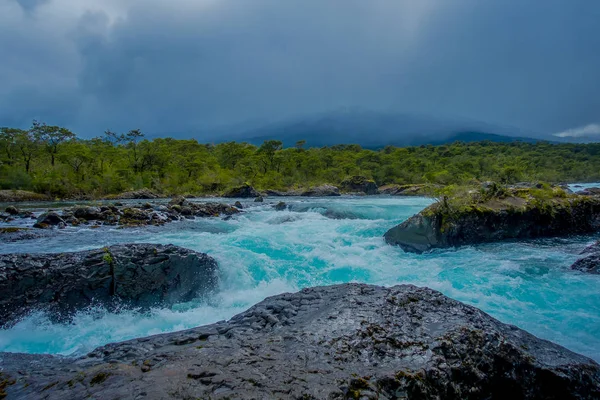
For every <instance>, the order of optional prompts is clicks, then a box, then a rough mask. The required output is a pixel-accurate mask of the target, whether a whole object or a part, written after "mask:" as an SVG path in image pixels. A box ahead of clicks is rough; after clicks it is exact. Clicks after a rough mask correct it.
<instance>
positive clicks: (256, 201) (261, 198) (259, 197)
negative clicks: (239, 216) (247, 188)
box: [254, 196, 265, 203]
mask: <svg viewBox="0 0 600 400" xmlns="http://www.w3.org/2000/svg"><path fill="white" fill-rule="evenodd" d="M264 201H265V199H263V197H262V196H258V197H257V198H255V199H254V202H255V203H262V202H264Z"/></svg>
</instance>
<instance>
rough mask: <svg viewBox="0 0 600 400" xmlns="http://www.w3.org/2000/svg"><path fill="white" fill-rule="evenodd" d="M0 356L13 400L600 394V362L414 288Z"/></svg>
mask: <svg viewBox="0 0 600 400" xmlns="http://www.w3.org/2000/svg"><path fill="white" fill-rule="evenodd" d="M0 359H2V366H3V373H4V374H5V379H6V380H7V381H8V382H10V384H8V385H7V386H6V389H5V390H6V393H7V395H8V398H11V399H12V398H14V399H29V398H39V397H42V396H43V397H44V398H46V399H51V400H52V399H58V400H62V399H66V398H77V399H80V398H96V399H100V398H131V399H134V398H147V399H163V398H173V397H176V398H200V399H221V400H222V399H232V398H235V399H449V400H454V399H566V400H569V399H579V400H583V399H595V398H599V397H600V366H599V365H598V364H597V363H596V362H594V361H592V360H590V359H589V358H586V357H584V356H581V355H578V354H575V353H573V352H571V351H569V350H567V349H565V348H563V347H561V346H558V345H556V344H553V343H551V342H548V341H546V340H542V339H538V338H537V337H535V336H533V335H531V334H529V333H527V332H525V331H523V330H521V329H518V328H517V327H515V326H512V325H506V324H503V323H501V322H499V321H498V320H496V319H494V318H492V317H490V316H489V315H487V314H486V313H484V312H482V311H480V310H478V309H476V308H474V307H471V306H468V305H465V304H463V303H460V302H458V301H455V300H452V299H450V298H448V297H445V296H444V295H442V294H441V293H439V292H436V291H433V290H431V289H427V288H418V287H415V286H411V285H402V286H395V287H391V288H382V287H377V286H369V285H360V284H346V285H338V286H329V287H317V288H311V289H304V290H302V291H301V292H299V293H294V294H282V295H279V296H274V297H271V298H268V299H266V300H265V301H263V302H261V303H259V304H257V305H256V306H254V307H252V308H250V309H249V310H248V311H245V312H243V313H242V314H239V315H237V316H235V317H233V318H232V319H231V320H229V321H227V322H225V321H223V322H219V323H216V324H213V325H208V326H204V327H199V328H195V329H191V330H187V331H182V332H176V333H170V334H163V335H158V336H154V337H149V338H143V339H137V340H131V341H128V342H124V343H119V344H111V345H108V346H105V347H102V348H99V349H96V350H95V351H93V352H91V353H89V354H88V355H86V356H85V357H82V358H79V359H75V360H73V359H65V358H60V357H51V356H40V355H24V354H0Z"/></svg>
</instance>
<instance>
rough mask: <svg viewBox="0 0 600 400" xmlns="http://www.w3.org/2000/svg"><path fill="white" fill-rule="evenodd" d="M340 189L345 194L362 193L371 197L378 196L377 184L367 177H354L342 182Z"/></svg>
mask: <svg viewBox="0 0 600 400" xmlns="http://www.w3.org/2000/svg"><path fill="white" fill-rule="evenodd" d="M340 188H341V189H342V190H343V191H344V192H362V193H366V194H369V195H373V194H377V193H379V191H378V190H377V184H376V183H375V181H374V180H372V179H369V178H367V177H366V176H352V177H350V178H348V179H345V180H344V181H342V184H341V185H340Z"/></svg>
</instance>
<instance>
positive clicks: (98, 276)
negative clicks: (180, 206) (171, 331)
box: [0, 244, 217, 325]
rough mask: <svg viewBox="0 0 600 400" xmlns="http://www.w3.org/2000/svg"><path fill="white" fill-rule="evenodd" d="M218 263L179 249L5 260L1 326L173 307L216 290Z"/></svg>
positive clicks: (133, 248)
mask: <svg viewBox="0 0 600 400" xmlns="http://www.w3.org/2000/svg"><path fill="white" fill-rule="evenodd" d="M216 273H217V264H216V262H215V261H214V260H213V259H212V258H211V257H209V256H207V255H206V254H203V253H197V252H195V251H192V250H187V249H183V248H180V247H177V246H173V245H166V246H165V245H157V244H127V245H118V246H110V247H106V248H102V249H97V250H88V251H80V252H76V253H57V254H3V255H0V325H2V324H4V323H7V322H10V321H12V320H14V319H15V318H18V317H19V316H21V315H23V314H24V313H27V312H28V311H30V310H35V309H43V310H44V309H45V310H48V311H49V312H50V314H51V315H54V316H55V317H57V318H60V317H61V316H66V315H68V314H69V313H71V312H73V311H76V310H79V309H81V308H84V307H87V306H89V305H91V304H104V305H107V306H111V305H113V304H116V303H117V302H120V303H121V304H125V305H132V306H136V307H149V306H153V305H166V306H168V305H172V304H174V303H177V302H181V301H188V300H191V299H193V298H195V297H197V296H200V295H202V294H203V293H206V292H207V291H209V290H211V289H214V287H215V285H216V282H217V277H216Z"/></svg>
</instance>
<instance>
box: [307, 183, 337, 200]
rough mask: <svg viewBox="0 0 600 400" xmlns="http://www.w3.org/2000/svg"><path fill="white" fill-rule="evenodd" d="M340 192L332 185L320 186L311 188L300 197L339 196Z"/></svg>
mask: <svg viewBox="0 0 600 400" xmlns="http://www.w3.org/2000/svg"><path fill="white" fill-rule="evenodd" d="M339 195H340V190H339V189H338V188H337V187H335V186H332V185H321V186H315V187H313V188H310V189H308V190H307V191H305V192H302V194H301V196H308V197H328V196H339Z"/></svg>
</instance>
